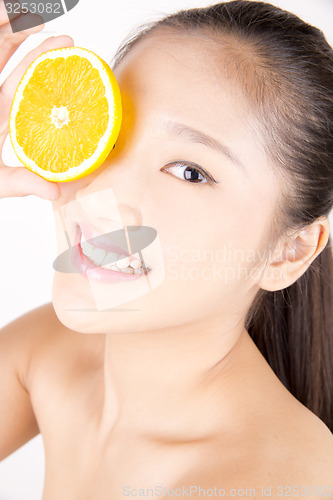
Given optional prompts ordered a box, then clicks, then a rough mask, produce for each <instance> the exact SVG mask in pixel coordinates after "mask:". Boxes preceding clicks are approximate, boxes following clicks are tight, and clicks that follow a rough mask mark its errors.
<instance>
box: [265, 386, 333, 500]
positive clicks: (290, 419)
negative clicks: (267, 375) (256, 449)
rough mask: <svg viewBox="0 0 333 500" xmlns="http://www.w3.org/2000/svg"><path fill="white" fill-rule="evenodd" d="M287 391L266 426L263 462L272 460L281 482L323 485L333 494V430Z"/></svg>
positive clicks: (307, 485) (308, 485)
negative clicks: (286, 397)
mask: <svg viewBox="0 0 333 500" xmlns="http://www.w3.org/2000/svg"><path fill="white" fill-rule="evenodd" d="M288 394H289V395H290V398H289V399H287V402H286V404H282V406H281V411H280V412H278V413H277V415H276V417H275V418H274V419H273V420H272V422H271V424H270V425H269V426H268V427H267V428H266V431H268V432H267V434H266V435H267V445H268V446H267V447H265V453H266V459H267V463H271V464H273V466H274V468H275V473H276V477H277V479H278V481H279V482H280V483H281V484H286V485H287V484H291V485H300V486H301V485H303V486H306V487H310V486H313V485H316V486H318V487H319V486H323V487H326V488H328V489H329V491H330V495H332V496H329V498H333V434H332V432H331V431H330V429H329V428H328V427H327V426H326V425H325V423H324V422H323V421H322V420H321V419H320V418H319V417H318V416H317V415H315V414H314V413H313V412H312V411H310V410H309V409H308V408H307V407H306V406H304V405H303V404H301V403H300V402H299V401H298V400H297V399H296V398H294V397H293V396H292V395H291V394H290V393H289V392H288ZM270 438H271V439H270Z"/></svg>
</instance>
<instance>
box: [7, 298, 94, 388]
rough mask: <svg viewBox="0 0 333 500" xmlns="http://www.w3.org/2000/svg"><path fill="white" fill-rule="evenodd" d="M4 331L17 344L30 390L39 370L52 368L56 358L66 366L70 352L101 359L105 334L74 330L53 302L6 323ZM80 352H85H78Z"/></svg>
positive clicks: (23, 378)
mask: <svg viewBox="0 0 333 500" xmlns="http://www.w3.org/2000/svg"><path fill="white" fill-rule="evenodd" d="M1 333H3V334H4V335H7V336H8V341H10V342H12V343H13V344H15V357H16V360H17V365H18V371H19V375H20V379H21V382H22V385H23V386H24V387H25V388H26V389H27V390H28V392H30V389H31V387H32V383H33V379H34V374H35V372H36V371H39V372H40V370H45V371H47V370H48V367H50V364H52V362H53V360H57V362H59V359H60V360H61V361H62V366H63V367H65V365H66V359H68V358H69V354H70V352H75V353H76V356H74V358H75V359H80V360H81V361H82V363H84V362H85V361H86V360H87V359H88V358H90V359H92V360H93V359H96V360H97V359H99V357H100V353H101V349H102V341H103V338H102V335H100V334H96V335H89V336H88V335H85V334H82V333H79V332H75V331H73V330H70V329H69V328H67V327H66V326H64V325H63V324H62V323H61V321H60V320H59V318H58V317H57V315H56V313H55V310H54V308H53V305H52V303H51V302H49V303H47V304H43V305H41V306H39V307H37V308H35V309H33V310H31V311H29V312H27V313H25V314H22V315H21V316H19V317H18V318H16V319H15V320H14V321H12V322H11V323H9V324H8V325H6V326H5V327H4V328H3V329H2V330H1ZM78 353H80V354H81V356H78Z"/></svg>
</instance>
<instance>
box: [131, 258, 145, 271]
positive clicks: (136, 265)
mask: <svg viewBox="0 0 333 500" xmlns="http://www.w3.org/2000/svg"><path fill="white" fill-rule="evenodd" d="M130 266H131V267H133V269H139V268H140V267H141V266H142V262H141V260H137V259H135V260H132V262H131V263H130Z"/></svg>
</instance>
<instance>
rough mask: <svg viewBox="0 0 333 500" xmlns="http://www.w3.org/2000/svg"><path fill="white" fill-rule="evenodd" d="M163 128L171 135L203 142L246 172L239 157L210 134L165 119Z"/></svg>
mask: <svg viewBox="0 0 333 500" xmlns="http://www.w3.org/2000/svg"><path fill="white" fill-rule="evenodd" d="M164 125H165V128H166V129H167V131H168V132H169V133H170V134H172V135H184V136H186V137H187V138H188V139H189V140H190V141H191V142H194V143H199V144H204V145H205V146H207V147H209V148H211V149H214V150H215V151H218V152H219V153H222V154H223V155H224V156H226V157H227V158H228V159H229V160H231V161H232V162H233V163H234V164H235V165H237V166H238V167H240V168H241V169H242V170H244V172H245V173H246V168H245V166H244V165H243V163H242V162H241V161H240V160H239V158H238V157H237V156H236V155H235V154H234V153H233V152H232V151H231V150H230V148H228V147H227V146H225V145H224V144H222V143H221V142H220V141H218V140H217V139H214V138H213V137H211V136H210V135H207V134H204V133H203V132H201V131H200V130H196V129H194V128H191V127H189V126H188V125H185V124H183V123H179V122H172V121H166V122H164Z"/></svg>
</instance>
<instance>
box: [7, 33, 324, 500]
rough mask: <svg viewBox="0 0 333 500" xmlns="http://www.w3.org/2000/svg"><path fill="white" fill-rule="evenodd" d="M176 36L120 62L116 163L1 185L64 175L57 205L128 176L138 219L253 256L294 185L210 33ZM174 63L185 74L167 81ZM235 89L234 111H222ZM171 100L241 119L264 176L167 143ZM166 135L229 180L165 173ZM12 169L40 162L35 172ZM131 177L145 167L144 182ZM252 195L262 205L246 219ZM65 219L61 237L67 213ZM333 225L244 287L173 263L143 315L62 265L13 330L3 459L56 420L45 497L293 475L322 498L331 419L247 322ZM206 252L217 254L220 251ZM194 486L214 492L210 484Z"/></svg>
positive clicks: (271, 482) (210, 119) (202, 119)
mask: <svg viewBox="0 0 333 500" xmlns="http://www.w3.org/2000/svg"><path fill="white" fill-rule="evenodd" d="M61 39H62V40H60V39H59V40H54V41H53V42H52V41H50V42H47V43H48V45H47V44H44V46H43V47H44V50H45V46H47V47H48V48H53V46H52V45H53V44H54V46H55V45H57V44H58V43H59V44H60V43H61V42H62V43H64V45H66V43H69V40H68V39H67V40H66V37H61ZM179 42H181V43H179ZM174 43H177V40H176V42H175V41H174V37H169V36H167V37H163V36H161V37H160V38H156V39H154V43H153V45H151V44H150V42H149V40H148V41H147V43H146V44H145V42H144V43H143V44H142V45H140V46H138V47H137V48H136V49H134V51H133V53H131V54H130V55H129V56H128V57H127V58H126V61H125V64H123V65H121V66H120V67H119V69H117V73H116V76H117V79H118V82H119V83H120V88H121V90H122V95H123V98H124V104H125V107H124V109H125V118H124V124H125V125H126V126H124V127H123V132H122V134H121V135H120V138H119V142H118V146H117V148H116V150H115V151H114V152H113V153H112V155H110V157H109V158H108V160H107V161H106V162H105V165H104V166H103V167H101V168H100V169H98V171H96V172H95V173H93V174H91V175H89V176H87V177H86V178H83V179H81V180H79V181H76V182H71V183H65V184H63V185H56V184H52V183H48V182H47V181H45V182H44V181H43V182H42V180H41V179H40V178H38V180H37V176H34V175H33V174H32V175H31V176H30V175H29V182H31V183H34V185H33V184H30V185H29V186H28V185H27V183H26V182H25V180H28V178H27V177H26V179H24V178H23V177H22V178H21V181H22V183H21V191H20V192H15V190H14V186H15V187H17V186H18V185H19V183H18V182H17V181H18V178H17V179H16V182H15V183H13V182H12V181H10V177H13V176H14V174H10V173H9V171H8V167H6V166H5V165H2V167H1V170H0V173H1V175H2V180H3V182H0V185H1V186H6V189H7V191H5V188H3V189H4V192H3V193H1V196H15V195H16V196H24V195H26V194H30V193H31V192H34V193H35V194H37V195H42V194H46V191H47V190H49V191H48V194H49V195H50V196H52V195H53V194H55V195H56V194H57V192H55V190H59V193H58V194H60V196H59V199H58V200H57V201H56V202H54V208H55V210H57V209H58V208H59V207H61V206H63V207H65V208H66V207H67V206H68V203H69V202H71V201H75V200H76V199H77V197H78V196H79V195H81V196H84V195H85V194H88V193H94V194H95V195H96V200H98V196H99V192H100V190H101V189H103V188H105V186H112V187H113V188H114V190H115V192H116V194H117V196H118V198H117V199H119V200H121V202H124V203H122V204H121V205H119V206H121V207H122V211H121V215H122V219H123V224H124V225H131V224H139V223H140V219H141V221H142V222H143V224H144V223H148V224H150V225H152V226H154V227H156V228H157V229H158V232H159V235H160V237H161V243H162V246H163V249H164V250H165V251H167V249H168V248H169V247H170V246H172V245H173V244H174V243H175V242H177V243H178V244H179V247H180V249H183V250H184V249H189V248H198V247H199V245H200V244H202V245H203V248H205V245H207V246H209V247H210V248H212V249H213V250H214V249H215V250H216V249H218V248H220V247H221V246H223V245H224V244H226V243H227V242H228V243H229V242H231V243H232V244H233V246H234V248H238V249H241V250H242V251H243V252H244V254H245V253H246V252H248V251H256V250H258V249H259V248H261V243H262V242H263V241H264V240H265V234H266V233H265V230H266V228H267V226H268V223H269V221H270V218H269V217H270V216H271V214H272V208H273V204H272V198H274V197H276V196H278V193H279V184H278V182H276V179H275V178H274V177H273V175H272V172H271V170H270V168H268V166H267V165H266V162H265V156H264V155H263V153H262V150H261V149H260V146H259V145H258V144H257V143H256V142H255V141H254V140H253V137H252V136H251V134H247V132H246V130H247V127H246V125H245V122H246V120H245V118H246V108H243V107H242V106H241V105H240V104H241V103H242V101H241V100H239V99H240V97H239V96H238V95H237V92H236V93H233V91H232V92H231V93H230V87H228V85H227V82H224V84H225V85H224V86H223V85H222V86H221V82H220V80H219V78H220V75H215V76H216V79H215V78H211V75H210V74H209V73H207V74H208V76H209V77H210V78H207V81H204V85H205V86H204V88H208V87H206V86H208V85H209V82H212V83H211V87H210V88H209V91H207V92H206V93H205V92H204V89H203V88H201V87H200V85H201V84H202V83H200V80H199V79H197V78H196V76H197V74H200V75H202V74H204V72H203V70H204V69H205V70H207V68H209V67H210V62H211V60H210V59H209V57H208V55H207V54H208V53H207V52H206V51H205V46H204V44H203V43H202V42H199V43H198V44H197V45H195V47H193V43H194V42H193V40H191V41H188V40H185V38H184V39H182V40H178V45H177V51H176V52H175V50H174V49H175V46H174V45H173V44H174ZM69 44H70V43H69ZM158 44H159V45H158ZM157 45H158V46H157ZM193 48H194V49H195V50H193ZM39 50H40V52H41V51H42V50H41V49H39ZM175 54H177V56H175ZM191 54H192V57H194V60H195V65H194V64H192V61H191V59H189V57H190V56H191ZM193 54H194V56H193ZM36 55H37V54H36V53H35V54H34V56H35V57H36ZM30 58H31V60H32V58H33V57H32V56H31V55H30ZM27 60H28V59H26V61H25V64H27ZM158 62H159V63H160V67H158V64H157V63H158ZM163 68H167V71H166V73H167V74H163ZM21 70H22V67H21ZM191 72H192V73H191ZM18 75H19V72H17V73H16V81H17V78H18ZM147 75H149V79H148V78H147ZM167 75H171V76H172V77H170V78H169V80H167ZM177 79H178V80H177ZM146 82H147V85H148V87H145V85H146ZM172 82H176V83H174V86H172ZM14 83H15V82H14V79H13V78H12V79H11V80H8V81H7V84H6V86H5V89H6V88H7V96H8V95H9V92H8V89H9V88H10V89H11V90H12V86H13V85H14ZM189 83H191V85H189ZM4 85H5V84H4ZM149 85H150V87H149ZM182 85H183V88H182ZM231 87H232V88H233V86H231ZM222 89H224V90H223V91H225V92H226V96H227V97H228V98H225V97H223V92H222ZM215 91H216V92H215ZM191 92H193V95H194V96H195V95H200V96H204V106H202V104H200V106H199V107H198V109H197V108H196V107H195V106H194V105H193V103H194V102H196V101H195V99H193V98H192V99H188V100H186V99H184V98H183V96H184V95H186V96H187V97H188V98H189V97H190V95H191ZM214 92H215V93H214ZM228 92H229V93H228ZM221 93H222V98H221V99H222V101H221V102H220V103H219V104H220V105H221V103H223V109H224V119H225V122H223V123H222V122H221V121H220V122H219V121H218V116H216V114H215V113H214V111H215V109H216V105H217V104H216V103H217V100H216V99H218V98H219V96H220V95H221ZM206 94H207V95H206ZM3 95H4V94H3ZM209 96H213V98H212V99H211V100H210V97H209ZM165 103H166V104H167V110H168V112H169V113H170V115H172V117H175V118H177V119H178V121H180V119H182V121H184V118H186V119H187V120H188V121H189V122H193V123H194V125H205V127H206V128H207V127H208V124H209V123H210V124H211V127H212V131H213V132H214V130H215V129H216V130H217V129H218V126H222V125H223V127H224V129H225V130H224V133H225V137H226V139H228V131H229V134H230V138H229V139H230V140H231V139H233V138H235V139H234V140H233V141H231V142H232V143H233V144H232V145H233V147H234V148H235V149H236V151H237V153H238V155H240V156H241V159H243V160H246V163H247V166H248V167H249V172H248V175H247V177H246V178H245V177H241V175H243V174H240V173H239V172H238V171H236V170H235V169H232V168H229V167H230V164H225V163H223V162H222V160H221V156H217V153H216V152H208V151H207V149H205V148H206V146H201V145H198V144H184V143H183V142H181V143H180V142H179V138H177V137H176V138H175V139H174V141H172V139H168V140H166V138H165V137H164V136H163V135H162V134H161V133H160V129H159V128H158V127H156V123H158V119H159V118H160V115H161V116H162V115H163V116H165V110H166V108H163V106H165ZM8 106H9V105H8V97H7V108H8ZM239 109H240V111H237V110H239ZM236 111H237V112H236ZM215 119H216V120H217V121H216V123H215V122H214V120H215ZM135 120H137V121H136V122H135ZM185 121H186V120H185ZM196 121H197V123H195V122H196ZM3 130H5V126H4V127H3ZM235 130H237V131H238V132H239V134H235V133H233V131H235ZM209 132H211V131H210V130H209ZM237 137H238V140H236V138H237ZM2 144H3V142H2ZM152 144H153V145H154V147H153V148H152V147H151V145H152ZM163 145H167V146H168V148H169V147H170V148H175V149H174V150H171V151H172V158H169V160H171V159H173V160H175V157H176V158H177V157H178V155H179V151H182V154H183V153H184V152H186V155H187V156H189V157H190V159H191V160H192V161H199V159H201V160H200V161H203V162H204V164H205V168H206V169H208V170H209V171H210V172H211V173H212V175H213V176H214V177H217V180H218V181H219V182H220V184H219V185H218V186H217V187H216V189H215V187H214V190H213V189H210V188H209V189H206V188H208V186H202V187H200V186H196V187H195V190H196V189H197V188H198V189H197V190H196V191H195V190H193V186H190V184H189V183H188V185H186V183H185V181H183V182H181V181H180V180H176V179H175V178H174V177H172V176H168V175H166V174H162V173H160V172H159V171H158V170H152V168H153V166H154V168H155V163H152V164H150V163H149V159H150V158H153V159H154V160H157V159H159V156H158V155H157V153H158V154H159V155H164V156H165V157H166V158H167V159H168V155H170V150H169V149H168V148H167V147H165V149H163ZM202 147H203V148H204V149H200V148H202ZM154 154H155V155H156V157H155V156H154ZM184 154H185V153H184ZM219 155H220V153H219ZM221 165H223V167H222V170H221ZM136 166H139V167H140V169H139V168H138V169H136V170H135V167H136ZM120 167H121V169H120ZM148 169H149V170H148ZM218 169H220V170H218ZM11 172H15V175H17V176H19V175H20V174H21V175H22V176H23V175H27V174H25V172H26V170H25V169H19V168H18V169H13V170H11ZM152 172H154V173H153V175H151V174H152ZM148 174H149V175H148ZM130 175H133V176H134V175H137V177H136V178H135V179H134V180H133V182H132V184H131V183H130V182H128V179H131V177H130ZM140 182H142V184H140ZM144 182H151V186H150V187H151V189H150V196H149V197H146V198H143V197H141V196H140V193H141V191H142V189H143V186H144V185H145V184H144ZM133 186H134V187H133ZM140 186H141V191H140V189H139V187H140ZM24 189H25V191H24ZM51 190H52V193H51ZM219 190H220V191H219ZM179 199H181V200H182V204H183V205H182V206H187V207H191V210H192V211H191V214H192V219H189V217H188V213H186V212H184V211H183V212H182V211H181V210H180V205H177V203H179ZM235 199H237V200H239V203H238V204H235V203H234V200H235ZM145 200H148V201H145ZM257 200H260V203H259V201H257ZM241 202H242V203H243V205H242V203H241ZM129 203H131V204H132V208H131V205H130V204H129ZM154 203H156V205H154ZM163 203H165V206H164V205H163ZM166 207H167V210H166V209H165V210H164V209H163V208H166ZM83 208H84V209H85V216H86V218H87V216H88V217H89V218H90V220H89V222H93V223H95V222H96V221H99V220H100V218H101V217H102V216H104V217H111V215H113V214H106V213H105V208H103V204H101V203H100V204H96V205H95V206H94V207H91V206H88V205H83ZM88 208H89V210H88ZM129 208H131V210H129ZM244 209H246V210H247V213H248V214H249V215H250V217H249V222H248V225H247V227H246V228H245V227H244V223H243V214H244ZM216 211H218V213H219V214H221V217H222V220H223V221H224V232H222V233H221V234H219V236H218V237H216V233H214V232H213V229H214V228H215V225H216V219H214V217H213V215H214V213H215V212H216ZM80 215H81V217H83V216H82V213H81V214H80ZM66 223H67V224H68V225H67V226H66V229H67V230H68V233H69V234H70V237H72V236H73V233H74V229H75V220H73V219H71V218H70V217H69V218H68V219H67V220H66ZM56 229H57V236H58V238H59V240H60V238H61V236H62V234H61V229H62V228H60V227H56ZM100 229H101V228H100ZM100 232H102V231H100ZM328 234H329V224H328V222H327V221H326V220H320V221H318V222H316V223H315V224H314V225H313V226H312V227H311V229H310V230H309V231H308V232H305V233H304V232H302V233H301V234H298V235H296V237H295V244H296V253H295V255H294V256H293V258H292V259H290V258H289V257H288V251H287V250H288V249H287V246H285V245H284V242H282V243H283V244H281V246H280V247H278V248H277V254H276V255H274V256H272V259H271V261H270V262H269V263H268V265H267V266H266V268H265V269H261V270H260V273H257V274H256V275H254V276H251V277H250V276H249V273H248V274H246V275H245V277H244V276H242V277H239V278H238V279H235V280H233V282H232V283H231V284H230V283H229V284H226V283H225V282H223V281H222V282H221V281H220V282H219V281H216V282H215V281H214V282H213V281H209V280H208V281H207V280H204V279H203V280H202V281H199V280H197V281H194V280H182V279H178V280H176V281H172V280H171V279H170V275H169V274H168V273H166V279H165V280H164V282H163V284H161V286H159V287H158V288H156V289H154V290H153V291H152V292H151V293H149V294H146V295H144V296H142V297H139V298H137V299H135V300H133V301H131V305H132V306H133V308H135V306H140V307H138V311H139V312H138V314H132V315H131V314H126V315H125V314H122V315H115V314H114V313H113V314H112V313H107V312H102V313H100V312H95V313H88V312H82V313H80V314H78V313H77V312H76V313H75V312H71V310H70V308H71V306H75V305H77V304H78V303H79V305H80V304H81V305H83V306H84V307H87V308H88V307H89V306H92V305H93V304H94V302H93V297H92V295H91V292H90V289H89V286H88V281H87V279H86V278H85V277H84V276H82V275H77V276H73V275H65V274H62V273H56V274H55V279H54V284H53V304H46V305H44V306H42V307H40V308H38V309H37V310H35V311H32V312H31V313H29V314H27V315H24V316H23V317H21V318H19V319H18V320H16V321H14V322H12V323H11V324H10V325H8V326H7V327H5V328H4V329H3V330H2V331H1V337H0V341H1V348H0V367H1V377H0V378H1V380H2V381H3V384H2V389H1V392H0V405H1V407H2V408H5V409H6V410H5V411H4V412H2V414H1V416H0V429H2V430H3V431H2V432H3V434H1V439H0V458H4V457H5V456H7V455H8V454H10V453H11V452H12V451H14V450H15V449H16V448H17V447H19V446H21V445H22V444H23V443H24V442H26V441H27V440H28V439H31V438H32V437H33V436H34V435H36V434H38V432H40V433H41V434H42V436H43V440H44V444H45V455H46V476H45V489H44V495H43V500H53V499H54V500H55V499H59V498H68V500H78V499H80V500H85V499H86V500H88V499H96V500H97V499H98V500H108V499H110V498H112V499H116V500H118V499H120V498H123V497H124V490H123V488H125V487H127V491H130V490H132V489H133V490H134V489H137V490H139V489H147V488H153V487H154V486H155V485H160V486H162V487H165V488H166V489H168V488H182V486H184V487H185V488H186V487H189V486H191V485H198V486H200V487H201V488H206V489H208V488H214V487H216V488H217V489H222V488H223V489H224V490H226V491H227V490H229V489H231V488H236V489H237V488H243V489H246V488H255V489H256V496H261V488H262V487H265V488H267V487H269V486H271V487H272V495H271V496H272V497H273V498H278V497H279V496H281V494H279V490H278V489H277V488H278V486H283V487H285V486H288V485H289V486H291V487H293V486H296V487H299V488H301V487H302V486H303V487H309V486H313V485H315V486H318V487H319V486H321V487H323V488H324V487H326V488H327V489H326V490H324V493H323V494H320V493H318V494H315V495H313V494H311V493H310V495H309V496H311V498H322V496H323V495H325V498H327V497H330V496H331V497H332V489H333V484H332V477H333V437H332V434H331V432H330V431H329V430H328V428H327V427H326V426H325V425H324V424H323V423H322V422H321V421H320V420H319V419H318V418H317V417H316V416H314V414H313V413H311V412H310V411H309V410H308V409H306V408H305V407H304V406H303V405H301V403H299V402H298V401H297V400H296V399H295V398H294V397H293V396H292V395H291V394H290V393H289V392H288V391H287V390H286V389H285V388H284V386H283V385H282V384H281V382H280V381H279V380H278V379H277V377H276V376H275V375H274V373H273V372H272V370H271V368H270V367H269V365H268V364H267V363H266V361H265V359H264V358H263V356H262V355H261V354H260V352H259V351H258V349H257V348H256V346H255V345H254V343H253V342H252V340H251V339H250V337H249V335H248V333H247V332H246V330H245V328H244V327H243V320H244V316H245V314H246V312H247V310H248V307H249V305H250V304H251V302H252V300H253V297H254V294H255V293H256V291H257V290H258V289H259V287H262V288H264V289H280V288H283V287H285V286H288V285H289V284H291V283H292V282H293V281H295V280H296V279H297V278H298V276H300V275H301V274H302V273H303V272H304V271H305V269H306V268H307V267H308V266H309V265H310V263H311V261H312V260H313V259H314V258H316V256H317V255H318V253H319V252H320V251H321V249H322V248H323V247H324V246H325V244H326V242H327V238H328ZM203 235H204V236H205V238H203ZM202 241H203V243H202ZM214 245H215V246H214ZM60 248H61V244H59V250H60ZM304 249H305V250H304ZM165 255H167V252H166V253H165ZM150 257H151V259H153V257H154V255H153V254H151V255H150ZM150 262H154V261H153V260H151V261H150ZM196 265H197V268H198V269H200V266H201V265H202V263H200V262H199V263H197V264H196ZM153 267H154V266H153ZM185 268H186V265H185ZM236 298H237V300H236ZM166 305H167V306H166ZM126 306H128V304H126ZM199 306H200V307H199ZM97 332H99V333H97ZM13 395H14V397H13ZM0 432H1V431H0ZM329 488H330V489H329ZM300 491H301V490H300ZM325 493H326V494H325ZM132 494H133V495H135V493H132ZM137 496H139V494H138V493H137ZM141 496H142V495H141ZM302 496H306V495H305V494H304V492H303V494H302ZM191 497H192V498H197V499H199V498H202V495H201V496H199V493H197V494H195V493H194V492H193V493H192V495H191Z"/></svg>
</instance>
